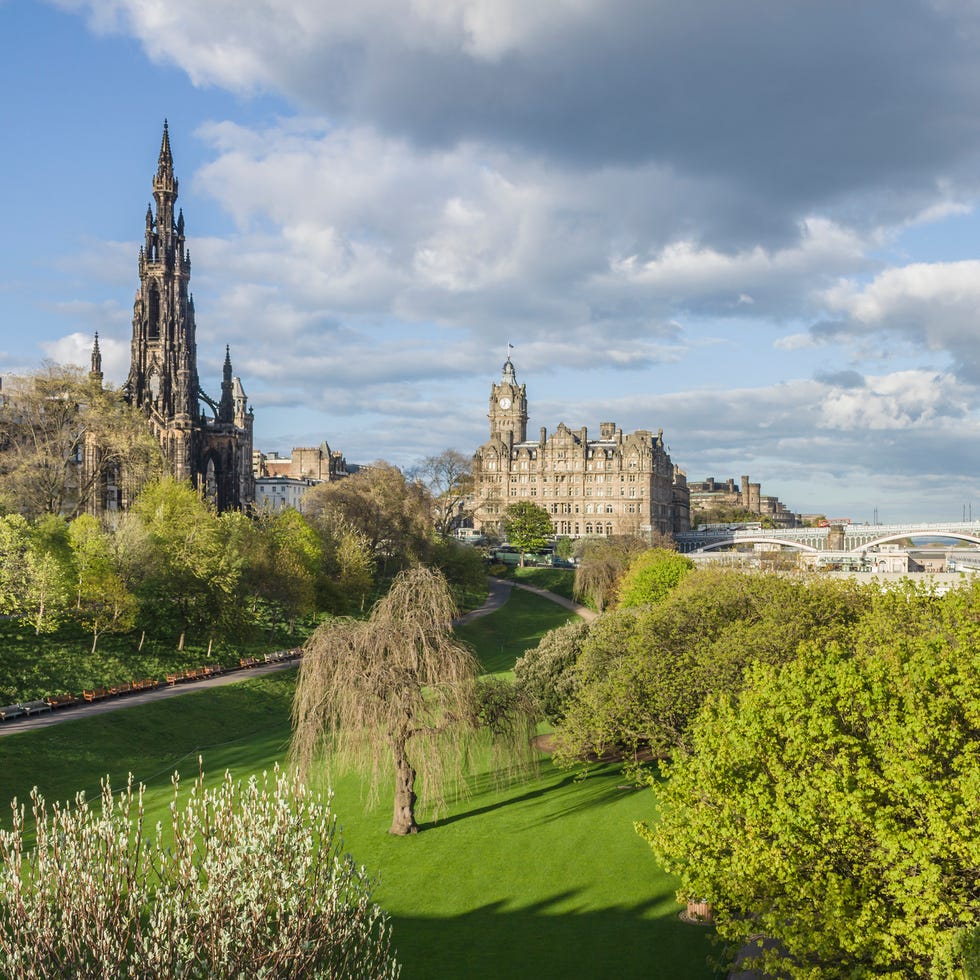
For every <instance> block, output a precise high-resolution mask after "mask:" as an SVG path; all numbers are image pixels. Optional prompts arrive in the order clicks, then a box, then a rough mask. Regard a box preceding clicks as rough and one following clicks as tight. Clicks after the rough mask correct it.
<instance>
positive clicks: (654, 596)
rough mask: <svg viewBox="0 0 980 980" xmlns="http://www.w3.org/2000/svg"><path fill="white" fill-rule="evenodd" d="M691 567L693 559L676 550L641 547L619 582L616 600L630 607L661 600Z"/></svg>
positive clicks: (692, 566)
mask: <svg viewBox="0 0 980 980" xmlns="http://www.w3.org/2000/svg"><path fill="white" fill-rule="evenodd" d="M693 568H694V562H693V561H691V559H690V558H688V557H687V556H685V555H681V554H679V553H678V552H676V551H667V550H665V549H664V548H651V549H650V550H649V551H641V552H640V554H638V555H636V556H635V557H634V558H632V559H631V560H630V563H629V565H628V566H627V569H626V574H625V575H624V576H623V578H622V580H621V581H620V583H619V604H620V605H621V606H624V607H626V608H630V607H632V606H646V605H649V604H650V603H653V602H660V601H661V600H663V598H664V597H665V596H666V595H667V593H668V592H670V591H671V589H673V588H674V587H675V586H676V585H677V584H678V583H679V582H680V580H681V579H682V578H683V577H684V576H685V575H687V573H688V572H690V571H691V570H692V569H693Z"/></svg>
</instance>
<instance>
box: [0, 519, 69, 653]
mask: <svg viewBox="0 0 980 980" xmlns="http://www.w3.org/2000/svg"><path fill="white" fill-rule="evenodd" d="M73 575H74V571H73V568H72V557H71V549H70V548H69V545H68V526H67V524H66V523H65V520H64V518H62V517H55V516H54V515H50V514H49V515H46V516H45V517H42V518H41V519H39V520H38V521H36V522H34V523H33V524H30V523H28V522H27V521H26V520H25V519H24V518H23V517H22V516H21V515H20V514H9V515H7V516H6V517H3V518H0V610H2V611H3V612H5V613H6V614H7V615H10V616H17V617H20V618H22V619H24V620H25V621H26V622H27V623H29V624H30V625H31V626H33V627H34V633H35V635H37V636H40V635H41V634H42V633H51V632H54V630H56V629H57V628H58V626H59V625H60V623H61V621H62V619H63V618H64V617H65V614H66V613H67V611H68V607H69V603H70V601H71V594H72V584H71V583H72V578H73Z"/></svg>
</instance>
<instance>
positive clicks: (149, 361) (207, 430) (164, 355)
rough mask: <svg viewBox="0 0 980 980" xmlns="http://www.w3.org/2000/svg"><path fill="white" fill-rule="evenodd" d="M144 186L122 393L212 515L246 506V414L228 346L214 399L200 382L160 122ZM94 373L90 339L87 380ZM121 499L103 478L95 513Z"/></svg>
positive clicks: (249, 489) (178, 219)
mask: <svg viewBox="0 0 980 980" xmlns="http://www.w3.org/2000/svg"><path fill="white" fill-rule="evenodd" d="M152 188H153V198H154V202H155V204H156V213H155V214H154V211H153V208H152V206H150V207H147V211H146V226H145V238H144V243H143V245H142V246H141V247H140V251H139V280H140V284H139V288H138V289H137V290H136V299H135V302H134V304H133V339H132V345H131V351H130V367H129V377H128V378H127V380H126V384H125V386H124V388H123V392H124V394H125V397H126V399H127V400H128V401H129V402H130V403H131V404H133V405H135V406H137V407H138V408H139V409H140V410H141V411H142V412H143V414H144V415H145V416H146V419H147V423H148V424H149V426H150V428H151V429H152V430H153V432H154V434H155V435H156V436H157V438H158V439H159V441H160V445H161V446H162V448H163V453H164V457H165V458H166V461H167V463H168V466H169V470H170V472H171V474H172V475H173V476H174V477H176V478H177V479H179V480H188V481H190V482H191V483H192V484H193V485H194V486H195V487H196V488H197V489H198V490H199V491H200V492H201V493H202V494H203V495H204V496H205V497H207V498H208V499H209V500H211V501H212V502H213V503H214V505H215V506H216V507H217V508H218V510H229V509H234V508H242V507H247V506H249V505H250V504H251V503H252V501H253V499H254V479H253V476H252V429H253V415H252V410H251V409H250V408H249V406H248V398H247V397H246V395H245V390H244V388H243V387H242V383H241V379H240V378H238V377H235V375H234V373H233V371H232V365H231V352H230V350H229V349H228V348H227V347H226V348H225V362H224V369H223V373H222V381H221V395H220V397H219V398H218V399H217V400H215V399H212V398H211V397H209V396H208V395H207V394H206V393H205V391H204V389H203V388H202V387H201V383H200V380H199V378H198V373H197V326H196V323H195V319H194V299H193V297H192V296H191V294H190V292H189V290H188V287H189V284H190V278H191V257H190V251H189V250H188V248H187V244H186V237H185V229H184V214H183V212H182V211H180V212H176V213H175V204H176V202H177V191H178V185H177V178H176V177H175V176H174V166H173V155H172V153H171V150H170V136H169V133H168V131H167V124H166V122H164V124H163V139H162V141H161V144H160V155H159V159H158V162H157V172H156V174H155V175H154V177H153V183H152ZM101 369H102V365H101V355H100V354H99V350H98V338H96V344H95V347H94V348H93V352H92V372H93V375H94V374H95V373H96V372H97V373H98V374H99V375H101ZM202 405H203V408H202ZM123 482H124V481H123ZM114 495H115V499H113V497H114ZM120 497H121V495H120V494H119V493H118V490H116V488H114V487H113V486H112V484H111V482H110V483H109V484H108V485H107V486H106V487H105V492H104V494H103V497H102V499H101V500H98V501H95V502H94V507H93V509H95V510H104V509H115V508H117V507H125V506H126V505H127V503H128V501H126V500H124V499H120Z"/></svg>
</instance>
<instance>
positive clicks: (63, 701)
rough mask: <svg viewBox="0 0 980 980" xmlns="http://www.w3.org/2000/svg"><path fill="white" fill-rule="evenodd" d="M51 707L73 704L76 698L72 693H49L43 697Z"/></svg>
mask: <svg viewBox="0 0 980 980" xmlns="http://www.w3.org/2000/svg"><path fill="white" fill-rule="evenodd" d="M44 700H45V701H47V702H48V704H50V705H51V707H52V708H67V707H69V706H70V705H73V704H74V703H75V702H76V701H77V700H78V698H76V697H75V695H74V694H49V695H48V696H47V697H46V698H45V699H44Z"/></svg>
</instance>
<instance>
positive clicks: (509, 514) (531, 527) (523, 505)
mask: <svg viewBox="0 0 980 980" xmlns="http://www.w3.org/2000/svg"><path fill="white" fill-rule="evenodd" d="M501 523H502V525H503V529H504V532H505V533H506V535H507V540H508V541H510V543H511V544H512V545H514V547H515V548H517V549H518V551H520V552H521V564H522V565H523V564H524V553H525V552H528V551H540V550H541V549H542V548H543V547H544V546H545V545H546V544H548V542H549V541H551V538H552V535H553V534H554V527H553V526H552V524H551V517H550V515H549V514H548V512H547V511H546V510H545V509H544V508H543V507H539V506H538V505H537V504H532V503H531V501H529V500H521V501H519V502H518V503H516V504H511V505H510V506H509V507H508V508H507V510H506V511H504V519H503V521H502V522H501Z"/></svg>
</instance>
